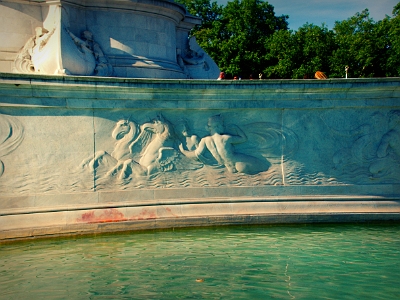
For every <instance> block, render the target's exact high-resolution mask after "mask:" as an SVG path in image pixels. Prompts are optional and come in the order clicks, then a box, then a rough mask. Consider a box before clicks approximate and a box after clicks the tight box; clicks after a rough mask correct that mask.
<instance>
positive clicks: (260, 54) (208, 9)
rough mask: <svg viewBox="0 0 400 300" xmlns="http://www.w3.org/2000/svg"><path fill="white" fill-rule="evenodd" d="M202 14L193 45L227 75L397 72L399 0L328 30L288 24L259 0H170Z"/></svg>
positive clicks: (399, 64) (399, 60)
mask: <svg viewBox="0 0 400 300" xmlns="http://www.w3.org/2000/svg"><path fill="white" fill-rule="evenodd" d="M176 1H177V2H179V3H181V4H183V5H185V6H186V8H187V10H188V12H189V13H191V14H192V15H195V16H198V17H200V18H201V19H202V24H201V25H199V26H197V27H196V28H194V29H193V30H192V33H191V34H192V35H194V36H195V37H196V39H197V41H198V43H199V45H200V46H201V47H202V48H203V49H204V50H205V51H206V52H207V53H208V54H209V55H210V56H211V57H212V58H213V59H214V61H215V62H216V63H217V65H218V66H219V67H220V69H221V70H222V71H224V72H225V73H227V74H228V76H231V77H232V76H242V77H243V78H249V76H250V74H258V73H263V78H313V76H314V73H315V72H316V71H322V72H324V73H325V74H327V75H328V76H329V77H331V78H340V77H344V76H345V67H346V66H348V74H349V77H385V76H400V2H399V3H398V4H397V5H396V6H395V7H394V8H393V13H392V14H393V16H392V17H390V16H386V17H385V18H384V19H383V20H380V21H377V22H375V21H374V20H373V19H372V18H371V17H370V15H369V11H368V9H365V10H364V11H362V12H361V13H357V14H355V15H354V16H352V17H350V18H348V19H347V20H343V21H336V22H335V25H334V27H333V29H332V30H330V29H328V28H327V27H326V26H325V25H324V24H322V25H321V26H317V25H314V24H309V23H306V24H304V25H303V26H302V27H300V28H299V29H298V30H296V31H293V30H290V29H289V28H288V25H289V23H288V19H289V16H287V15H281V16H276V15H275V12H274V7H273V6H272V5H271V4H269V3H268V2H264V1H261V0H232V1H230V2H228V3H227V5H226V6H222V5H218V4H217V2H210V0H176Z"/></svg>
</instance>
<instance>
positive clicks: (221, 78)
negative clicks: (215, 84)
mask: <svg viewBox="0 0 400 300" xmlns="http://www.w3.org/2000/svg"><path fill="white" fill-rule="evenodd" d="M223 79H225V73H224V72H221V73H219V77H218V79H217V80H223Z"/></svg>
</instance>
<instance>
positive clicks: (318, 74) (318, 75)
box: [315, 71, 328, 79]
mask: <svg viewBox="0 0 400 300" xmlns="http://www.w3.org/2000/svg"><path fill="white" fill-rule="evenodd" d="M315 78H316V79H328V76H326V75H325V73H324V72H321V71H317V72H315Z"/></svg>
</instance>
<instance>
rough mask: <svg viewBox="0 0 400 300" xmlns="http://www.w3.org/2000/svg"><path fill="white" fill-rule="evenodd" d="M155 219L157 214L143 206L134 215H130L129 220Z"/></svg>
mask: <svg viewBox="0 0 400 300" xmlns="http://www.w3.org/2000/svg"><path fill="white" fill-rule="evenodd" d="M150 219H157V215H156V213H155V212H154V210H149V209H147V208H143V209H142V211H141V212H140V213H139V214H138V215H136V216H132V218H131V220H150Z"/></svg>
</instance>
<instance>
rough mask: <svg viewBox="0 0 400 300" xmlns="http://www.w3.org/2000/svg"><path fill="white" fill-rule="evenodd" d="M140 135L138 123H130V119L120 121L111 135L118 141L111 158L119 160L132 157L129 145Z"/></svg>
mask: <svg viewBox="0 0 400 300" xmlns="http://www.w3.org/2000/svg"><path fill="white" fill-rule="evenodd" d="M138 134H139V126H138V125H137V124H136V123H134V122H132V121H129V119H127V120H120V121H118V122H117V124H115V127H114V130H113V131H112V134H111V135H112V137H113V138H114V139H116V140H117V142H116V143H115V148H114V151H113V152H112V153H111V156H113V157H114V158H116V159H117V160H120V159H122V158H124V157H127V156H130V151H129V144H130V143H131V142H132V141H133V140H134V139H135V138H136V136H137V135H138Z"/></svg>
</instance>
